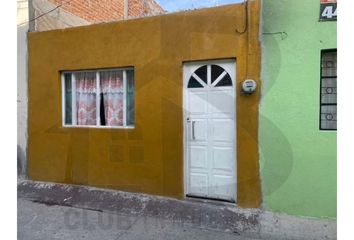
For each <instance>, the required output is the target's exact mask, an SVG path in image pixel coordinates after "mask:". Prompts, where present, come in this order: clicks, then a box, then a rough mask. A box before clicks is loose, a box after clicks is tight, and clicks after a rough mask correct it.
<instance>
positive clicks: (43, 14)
mask: <svg viewBox="0 0 354 240" xmlns="http://www.w3.org/2000/svg"><path fill="white" fill-rule="evenodd" d="M72 1H73V0H68V1H66V2H62V3H61V4H59V5H58V6H56V7H55V8H53V9H51V10H49V11H48V12H45V13H42V14H40V15H38V16H37V17H35V18H33V19H30V20H28V21H26V22H23V23H20V24H18V25H17V27H19V26H21V25H24V24H27V23H30V22H33V21H35V20H37V19H38V18H41V17H43V16H45V15H47V14H49V13H51V12H53V11H55V10H57V9H58V8H60V7H62V6H63V5H65V4H68V3H70V2H72Z"/></svg>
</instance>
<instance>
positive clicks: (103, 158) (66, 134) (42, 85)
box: [29, 1, 261, 207]
mask: <svg viewBox="0 0 354 240" xmlns="http://www.w3.org/2000/svg"><path fill="white" fill-rule="evenodd" d="M259 6H260V2H259V1H252V2H250V3H249V8H248V9H249V24H248V29H247V30H248V31H247V33H243V34H242V33H241V34H240V33H239V34H238V33H236V32H235V29H236V28H237V29H239V30H242V29H243V28H244V26H245V22H244V19H245V18H244V10H245V8H244V5H242V4H236V5H228V6H222V7H217V8H210V9H200V10H195V11H188V12H182V13H174V14H167V15H161V16H155V17H149V18H139V19H134V20H130V21H119V22H114V23H107V24H99V25H92V26H88V27H78V28H71V29H64V30H54V31H47V32H35V33H30V35H29V178H30V179H33V180H42V181H53V182H62V183H74V184H83V185H91V186H97V187H104V188H112V189H119V190H126V191H133V192H144V193H149V194H155V195H163V196H172V197H176V198H183V197H184V187H183V185H184V173H183V167H184V166H183V164H184V163H183V161H184V157H183V152H184V151H183V149H184V147H183V145H184V142H183V122H184V119H183V74H182V73H183V63H184V62H186V61H197V60H210V59H229V58H234V59H236V61H237V69H236V70H237V74H236V79H237V87H236V91H237V92H236V96H237V99H236V102H237V120H236V124H237V125H236V128H237V136H236V138H237V146H235V149H237V204H238V205H239V206H241V207H259V206H260V203H261V191H260V179H259V165H258V163H259V162H258V161H259V155H258V103H259V91H258V90H257V91H256V92H255V93H254V94H253V95H242V94H240V91H239V88H238V86H239V84H240V83H241V81H243V80H244V79H246V78H252V79H255V80H256V81H257V82H258V83H259V75H260V45H259V38H258V36H259V10H260V8H259ZM127 66H133V67H134V71H135V80H134V81H135V127H134V128H133V129H109V128H108V129H99V128H78V127H70V128H68V127H63V125H62V95H61V92H62V90H61V77H60V71H64V70H84V69H100V68H116V67H127Z"/></svg>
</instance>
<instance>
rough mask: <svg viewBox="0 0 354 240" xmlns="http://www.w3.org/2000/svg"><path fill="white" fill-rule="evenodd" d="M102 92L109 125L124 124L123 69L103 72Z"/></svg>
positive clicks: (106, 119)
mask: <svg viewBox="0 0 354 240" xmlns="http://www.w3.org/2000/svg"><path fill="white" fill-rule="evenodd" d="M100 79H101V92H102V95H101V96H102V97H103V106H104V117H105V124H106V125H107V126H123V71H105V72H101V75H100Z"/></svg>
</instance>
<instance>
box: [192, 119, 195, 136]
mask: <svg viewBox="0 0 354 240" xmlns="http://www.w3.org/2000/svg"><path fill="white" fill-rule="evenodd" d="M194 127H195V121H192V140H195V131H194Z"/></svg>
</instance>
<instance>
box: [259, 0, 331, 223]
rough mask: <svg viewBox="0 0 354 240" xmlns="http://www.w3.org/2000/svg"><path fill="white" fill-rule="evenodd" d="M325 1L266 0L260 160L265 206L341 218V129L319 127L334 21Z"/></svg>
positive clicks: (264, 3) (314, 215)
mask: <svg viewBox="0 0 354 240" xmlns="http://www.w3.org/2000/svg"><path fill="white" fill-rule="evenodd" d="M319 7H320V0H296V1H294V0H277V1H274V0H263V9H262V14H263V16H262V21H263V22H262V32H263V33H270V32H283V31H284V32H286V33H287V37H286V35H283V38H285V37H286V38H285V39H283V40H282V37H281V35H279V34H271V35H269V34H263V35H262V37H261V38H262V50H263V52H262V83H263V86H262V96H261V105H260V158H261V178H262V191H263V207H264V208H265V209H267V210H271V211H276V212H283V213H287V214H292V215H302V216H313V217H328V218H336V212H337V211H336V205H337V203H336V191H337V190H336V185H337V183H336V177H337V175H336V171H337V169H336V154H337V153H336V131H320V130H319V98H320V52H321V49H330V48H336V47H337V42H336V30H337V27H336V22H319Z"/></svg>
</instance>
